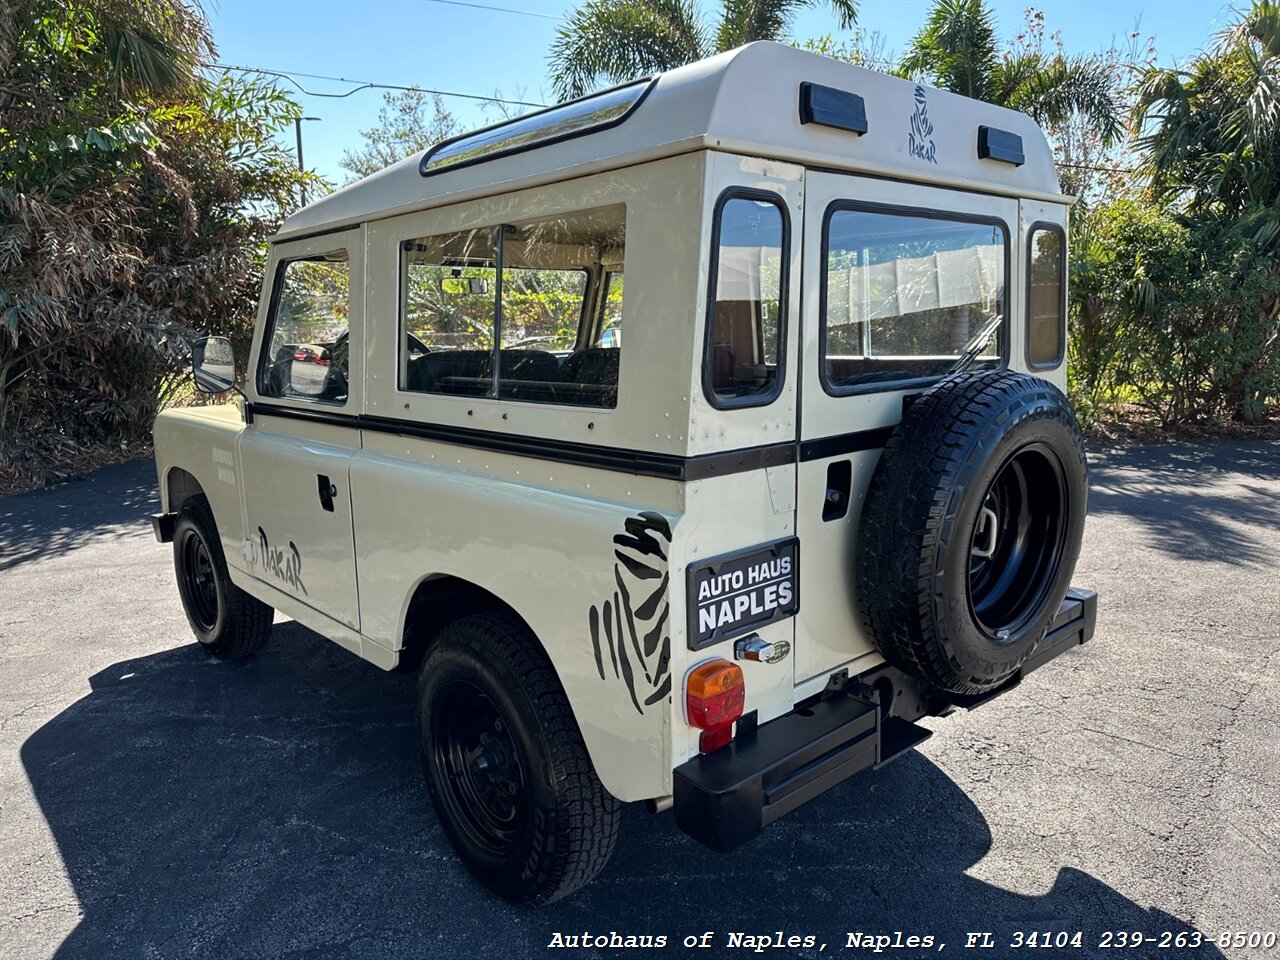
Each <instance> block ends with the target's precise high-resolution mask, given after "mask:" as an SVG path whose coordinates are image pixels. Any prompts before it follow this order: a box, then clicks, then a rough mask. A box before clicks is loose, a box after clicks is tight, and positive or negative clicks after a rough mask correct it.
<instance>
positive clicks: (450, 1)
mask: <svg viewBox="0 0 1280 960" xmlns="http://www.w3.org/2000/svg"><path fill="white" fill-rule="evenodd" d="M428 2H429V3H443V4H446V5H447V6H450V7H470V8H471V9H472V10H492V11H493V12H494V13H514V14H517V15H519V16H521V17H538V18H540V19H542V20H563V19H564V18H563V17H557V16H556V15H555V14H553V13H537V12H536V11H533V10H516V9H514V8H512V7H491V6H489V4H487V3H467V2H466V0H428Z"/></svg>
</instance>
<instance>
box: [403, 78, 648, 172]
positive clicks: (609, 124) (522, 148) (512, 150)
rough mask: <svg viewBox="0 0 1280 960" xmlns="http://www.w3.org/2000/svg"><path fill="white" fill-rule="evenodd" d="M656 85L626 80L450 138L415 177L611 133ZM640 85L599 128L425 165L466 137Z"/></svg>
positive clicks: (421, 164) (431, 152)
mask: <svg viewBox="0 0 1280 960" xmlns="http://www.w3.org/2000/svg"><path fill="white" fill-rule="evenodd" d="M657 82H658V78H657V77H641V78H639V79H637V80H628V81H627V82H626V83H619V84H616V85H614V86H612V87H606V88H605V89H603V90H595V91H593V92H591V93H588V94H586V95H585V96H582V97H574V98H573V99H572V100H566V101H564V102H563V103H554V104H552V105H551V106H549V107H545V108H544V109H542V110H534V111H533V112H532V113H525V114H522V115H521V116H518V117H513V118H511V119H510V120H500V121H498V122H497V123H491V124H489V125H488V126H487V127H480V128H479V129H477V130H468V131H467V132H466V133H461V134H459V135H458V136H456V137H450V138H449V139H448V140H441V141H440V142H439V143H437V144H436V145H435V146H433V147H432V148H431V149H429V150H428V151H427V152H426V153H425V154H423V155H422V159H421V160H419V161H418V173H419V174H420V175H422V176H424V177H435V176H439V175H440V174H442V173H448V172H450V171H452V170H461V169H463V168H464V167H470V166H474V165H475V164H477V163H488V162H489V161H490V160H497V159H499V158H500V157H510V156H513V155H515V154H517V153H526V152H528V151H530V150H537V149H539V148H540V147H549V146H551V145H552V144H556V143H564V142H565V141H566V140H574V139H576V138H578V137H585V136H587V135H588V134H592V133H601V132H602V131H605V130H612V129H613V128H614V127H616V126H618V125H619V124H622V123H626V121H627V120H629V119H630V118H631V115H632V114H633V113H635V112H636V111H637V110H639V109H640V104H642V103H644V101H645V99H646V98H648V96H649V94H650V93H652V92H653V88H654V86H656V85H657ZM642 83H647V84H648V86H646V87H645V88H644V90H642V91H641V92H640V96H638V97H637V98H636V99H635V102H634V103H632V104H631V106H630V107H628V108H627V109H626V111H625V112H624V113H622V114H621V115H620V116H618V117H615V118H614V119H612V120H608V121H606V122H604V123H601V124H596V125H595V126H590V127H584V128H583V129H581V130H572V131H570V132H569V133H563V134H561V135H560V136H558V137H548V138H547V139H546V140H536V141H534V142H533V143H531V144H528V145H519V146H515V147H508V148H507V149H506V150H499V151H498V152H497V153H489V154H485V155H484V156H483V157H476V158H474V159H471V160H461V161H459V162H458V163H451V164H448V165H446V166H443V167H440V168H439V169H438V170H428V169H427V163H428V162H429V161H430V160H431V158H432V157H433V156H435V155H436V154H437V153H439V152H440V151H441V150H443V149H444V148H445V147H447V146H450V145H451V144H454V143H457V142H458V141H459V140H466V139H468V138H469V137H474V136H476V135H477V134H481V133H488V132H489V131H491V130H497V129H500V128H501V127H506V126H510V125H511V124H513V123H518V122H521V121H525V120H531V119H533V118H534V117H538V116H541V115H542V114H544V113H550V112H551V111H552V110H561V109H563V108H565V107H567V106H569V105H570V104H574V103H581V102H582V101H583V100H592V99H594V98H595V97H600V96H603V95H604V94H606V93H613V92H614V91H616V90H622V89H624V88H625V87H638V86H639V85H640V84H642Z"/></svg>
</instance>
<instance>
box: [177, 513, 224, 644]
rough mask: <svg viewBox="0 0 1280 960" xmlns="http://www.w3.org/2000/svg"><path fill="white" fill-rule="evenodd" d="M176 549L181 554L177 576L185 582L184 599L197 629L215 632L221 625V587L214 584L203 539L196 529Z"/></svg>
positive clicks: (187, 531) (211, 564)
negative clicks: (219, 613) (219, 618)
mask: <svg viewBox="0 0 1280 960" xmlns="http://www.w3.org/2000/svg"><path fill="white" fill-rule="evenodd" d="M182 533H183V536H182V538H181V540H180V541H179V542H178V546H177V549H178V550H180V551H182V562H181V563H180V564H178V575H179V576H180V577H181V578H182V585H183V588H184V589H183V596H184V597H185V598H186V600H187V603H188V612H189V613H190V615H191V617H192V619H193V620H194V621H195V625H196V626H198V627H199V629H201V630H203V631H206V632H207V631H212V630H213V629H214V628H215V627H216V626H217V625H218V606H219V604H218V585H217V582H216V581H215V580H214V573H213V561H212V560H211V559H210V558H209V548H208V547H207V546H206V545H205V542H204V537H203V536H201V534H200V531H199V530H198V529H197V528H196V527H195V526H190V527H187V528H186V529H184V530H183V531H182Z"/></svg>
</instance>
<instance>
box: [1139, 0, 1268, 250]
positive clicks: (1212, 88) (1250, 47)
mask: <svg viewBox="0 0 1280 960" xmlns="http://www.w3.org/2000/svg"><path fill="white" fill-rule="evenodd" d="M1134 122H1135V124H1136V125H1137V127H1138V129H1140V130H1143V131H1145V133H1144V135H1142V136H1140V137H1139V138H1138V141H1137V146H1138V148H1139V150H1141V151H1142V152H1143V154H1144V163H1145V167H1146V170H1147V172H1148V173H1149V174H1150V176H1151V185H1152V188H1153V190H1154V192H1155V195H1156V196H1157V198H1159V199H1164V200H1170V199H1175V198H1179V197H1182V198H1185V199H1186V202H1187V206H1188V210H1189V212H1190V213H1192V214H1202V213H1214V212H1217V213H1222V214H1226V215H1228V216H1233V217H1236V218H1238V219H1240V220H1241V227H1242V228H1244V229H1248V230H1249V231H1250V233H1251V234H1253V235H1255V236H1259V237H1260V239H1261V240H1262V242H1263V243H1265V244H1267V245H1268V246H1269V247H1270V248H1271V250H1272V252H1274V253H1277V254H1280V209H1278V207H1280V5H1277V3H1276V2H1275V0H1257V2H1255V3H1254V5H1253V8H1252V9H1251V10H1250V11H1249V12H1248V13H1247V14H1245V15H1244V16H1243V17H1242V18H1241V20H1240V21H1239V22H1238V23H1236V24H1235V25H1233V26H1231V27H1229V28H1228V29H1227V30H1226V31H1225V32H1224V33H1223V34H1222V35H1221V36H1220V37H1219V38H1218V43H1217V46H1216V48H1215V49H1214V50H1213V51H1211V52H1210V53H1207V54H1205V55H1202V56H1200V57H1198V58H1197V59H1195V60H1194V61H1193V62H1192V63H1191V64H1190V66H1189V68H1188V69H1186V70H1172V69H1152V70H1150V71H1148V72H1147V73H1146V75H1145V76H1144V77H1143V78H1142V80H1141V83H1140V85H1139V92H1138V101H1137V104H1136V106H1135V108H1134Z"/></svg>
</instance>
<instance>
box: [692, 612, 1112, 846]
mask: <svg viewBox="0 0 1280 960" xmlns="http://www.w3.org/2000/svg"><path fill="white" fill-rule="evenodd" d="M1097 612H1098V598H1097V594H1096V593H1094V592H1093V591H1092V590H1076V589H1074V588H1073V589H1072V590H1071V591H1070V592H1069V593H1068V594H1067V599H1066V600H1065V601H1064V602H1063V604H1062V607H1061V609H1060V610H1059V611H1058V615H1057V616H1056V617H1055V618H1054V620H1053V622H1052V624H1050V627H1049V632H1048V633H1047V634H1046V635H1045V638H1044V640H1042V641H1041V642H1040V645H1039V646H1038V647H1037V648H1036V651H1035V653H1033V654H1032V655H1031V657H1030V658H1028V660H1027V662H1026V663H1025V664H1023V666H1022V668H1021V669H1020V670H1019V671H1018V673H1017V674H1015V675H1014V676H1013V677H1012V678H1011V679H1010V680H1009V682H1008V683H1006V684H1004V685H1003V686H1001V687H1000V688H999V689H998V690H996V691H993V692H991V693H987V694H983V695H981V696H976V697H962V696H956V695H952V694H946V695H940V696H939V695H934V698H933V699H934V701H935V703H936V704H937V707H938V708H940V709H939V710H935V711H934V712H941V710H945V709H946V708H947V705H953V706H961V707H965V708H968V709H972V708H974V707H977V706H980V705H981V704H983V703H986V702H987V701H988V700H991V699H993V698H994V697H996V696H999V695H1000V694H1003V693H1006V692H1008V691H1009V690H1011V689H1013V688H1014V687H1016V686H1017V685H1018V684H1019V683H1020V682H1021V681H1022V678H1023V677H1025V676H1026V675H1027V674H1028V673H1030V672H1031V671H1033V670H1036V669H1038V668H1040V667H1042V666H1044V665H1045V664H1046V663H1048V662H1049V661H1050V660H1052V659H1053V658H1054V657H1056V656H1058V655H1060V654H1062V653H1065V652H1066V651H1067V650H1069V649H1071V648H1072V647H1075V646H1078V645H1079V644H1082V643H1085V642H1086V641H1088V640H1089V639H1090V638H1091V637H1092V636H1093V631H1094V625H1095V623H1096V621H1097ZM930 735H931V731H929V730H926V729H925V728H924V727H920V726H917V725H916V724H915V723H913V722H911V721H910V720H906V719H903V718H902V717H896V716H887V717H886V716H882V712H881V710H880V707H879V705H878V703H877V697H876V694H875V692H874V690H872V689H871V688H868V687H866V686H864V685H862V684H859V683H857V682H851V683H849V684H846V685H845V686H844V688H843V689H841V690H837V691H835V692H833V693H832V694H831V695H829V696H826V697H824V698H823V699H821V700H818V701H817V702H816V703H813V704H810V705H808V706H805V707H802V708H801V709H797V710H795V711H793V712H791V713H789V714H787V715H786V716H783V717H779V718H778V719H776V720H772V721H770V722H769V723H766V724H763V725H761V726H760V727H758V728H756V729H755V731H754V733H751V732H747V733H745V734H739V736H738V737H737V738H736V739H735V740H734V741H733V742H732V743H730V744H729V745H728V746H727V747H724V748H722V749H720V750H717V751H715V752H714V753H709V754H705V755H703V756H698V757H694V758H693V759H691V760H689V761H687V762H686V763H683V764H681V765H680V766H678V767H676V769H675V776H674V784H673V795H674V805H675V816H676V823H677V825H679V827H680V829H681V830H683V831H684V832H685V833H687V834H689V836H691V837H693V838H694V839H695V840H697V841H698V842H700V843H702V844H704V845H705V846H708V847H710V848H711V849H712V850H718V851H721V852H727V851H729V850H732V849H734V848H735V847H738V846H740V845H742V844H743V843H746V842H747V841H748V840H750V839H751V838H752V837H754V836H755V835H756V834H758V833H759V832H760V831H761V830H763V829H764V828H765V827H766V826H768V825H769V824H770V823H772V822H773V821H775V820H777V819H778V818H779V817H781V816H783V815H785V814H787V813H789V812H791V811H792V810H794V809H796V808H797V807H799V806H801V805H802V804H804V803H807V802H808V801H809V800H812V799H813V798H814V797H817V796H819V795H820V794H822V793H825V792H826V791H827V790H829V789H831V788H832V787H834V786H835V785H836V784H838V783H841V782H842V781H844V780H847V779H848V778H849V777H851V776H853V775H854V774H855V773H858V772H860V771H862V770H866V769H876V768H879V767H882V766H884V765H885V764H886V763H889V762H890V761H892V760H894V759H896V758H897V757H899V756H901V755H902V754H903V753H906V752H907V751H908V750H910V749H912V748H913V747H915V746H917V745H918V744H920V743H922V742H923V741H924V740H926V739H927V738H928V737H929V736H930Z"/></svg>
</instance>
